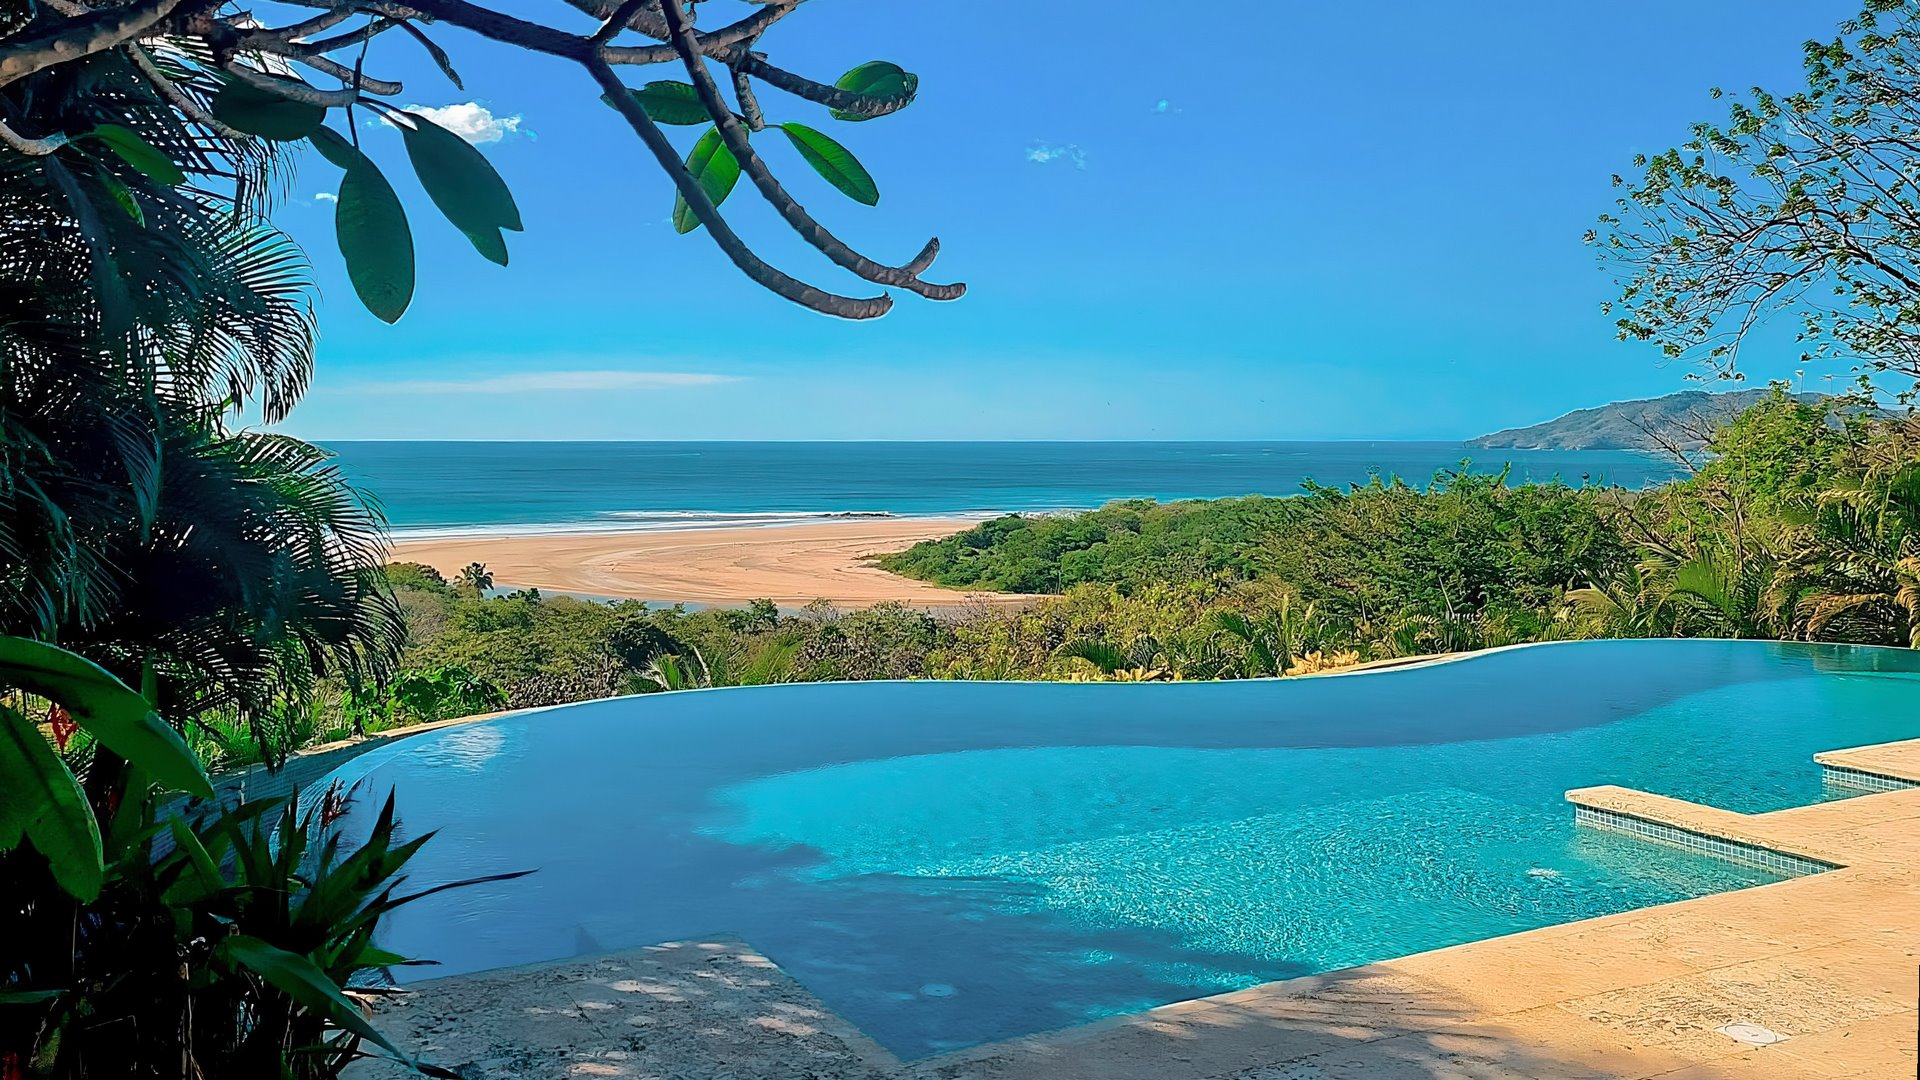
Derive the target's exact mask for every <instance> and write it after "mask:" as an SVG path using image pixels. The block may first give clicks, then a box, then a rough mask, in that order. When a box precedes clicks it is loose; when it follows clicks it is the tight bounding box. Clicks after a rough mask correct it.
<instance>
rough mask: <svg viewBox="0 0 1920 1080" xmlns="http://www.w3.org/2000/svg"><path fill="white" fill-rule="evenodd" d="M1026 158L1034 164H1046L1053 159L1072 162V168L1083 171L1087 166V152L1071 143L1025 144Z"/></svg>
mask: <svg viewBox="0 0 1920 1080" xmlns="http://www.w3.org/2000/svg"><path fill="white" fill-rule="evenodd" d="M1027 160H1028V161H1031V162H1033V163H1034V164H1036V165H1046V164H1048V163H1050V162H1055V161H1067V162H1072V163H1073V167H1074V168H1076V169H1080V170H1082V171H1084V170H1085V169H1086V167H1087V152H1086V151H1085V150H1082V149H1080V148H1079V147H1078V146H1075V145H1074V144H1073V143H1060V144H1057V145H1056V144H1054V143H1043V142H1034V143H1028V144H1027Z"/></svg>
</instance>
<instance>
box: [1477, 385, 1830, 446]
mask: <svg viewBox="0 0 1920 1080" xmlns="http://www.w3.org/2000/svg"><path fill="white" fill-rule="evenodd" d="M1772 392H1773V391H1772V390H1771V389H1769V388H1767V387H1756V388H1754V389H1751V390H1733V391H1727V392H1724V393H1713V392H1710V391H1707V390H1682V391H1680V392H1679V393H1677V394H1668V395H1666V396H1664V397H1656V398H1642V399H1640V400H1638V401H1616V402H1613V403H1612V404H1610V405H1601V406H1598V407H1596V408H1591V409H1575V410H1574V411H1573V412H1570V413H1567V414H1566V415H1565V416H1561V417H1558V418H1556V419H1553V420H1548V421H1547V422H1545V423H1543V424H1533V425H1531V426H1529V427H1517V428H1508V429H1507V430H1505V431H1496V432H1494V433H1493V434H1491V435H1482V436H1480V437H1479V438H1477V439H1470V440H1468V442H1467V445H1468V446H1471V447H1474V448H1475V449H1480V450H1658V449H1661V448H1662V447H1664V446H1678V447H1681V448H1683V449H1689V450H1694V449H1698V448H1699V447H1700V445H1701V444H1702V442H1703V439H1702V435H1703V433H1704V432H1706V431H1708V430H1711V429H1712V428H1713V427H1716V426H1718V425H1720V424H1723V423H1725V422H1726V421H1728V420H1731V419H1733V418H1734V417H1736V416H1738V415H1740V414H1741V413H1742V412H1745V411H1746V410H1747V409H1748V408H1750V407H1752V406H1753V405H1755V404H1757V403H1759V402H1760V401H1761V400H1762V399H1764V398H1765V397H1766V396H1767V395H1768V394H1771V393H1772ZM1793 396H1794V398H1795V399H1797V400H1799V401H1807V402H1813V401H1819V400H1821V398H1823V397H1824V396H1826V395H1823V394H1815V393H1803V394H1795V395H1793Z"/></svg>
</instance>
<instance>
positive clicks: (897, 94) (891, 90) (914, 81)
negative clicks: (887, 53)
mask: <svg viewBox="0 0 1920 1080" xmlns="http://www.w3.org/2000/svg"><path fill="white" fill-rule="evenodd" d="M833 85H834V86H835V87H837V88H838V89H841V90H846V91H850V92H852V93H855V94H864V95H866V96H868V97H879V98H906V99H907V100H908V101H911V100H912V99H913V95H914V94H915V93H916V92H917V91H918V90H919V89H920V76H918V75H915V74H914V73H913V72H911V71H906V70H903V69H902V68H901V67H900V65H899V64H893V63H888V62H887V61H885V60H869V61H867V62H866V63H864V64H861V65H860V66H859V67H857V68H854V69H853V70H852V71H849V72H847V73H846V74H845V75H842V76H840V78H838V79H836V80H834V84H833ZM901 108H905V106H904V105H903V106H901ZM833 118H834V119H835V120H846V121H849V122H852V123H859V122H860V121H863V120H872V119H874V117H872V116H866V115H862V114H860V113H852V112H846V111H844V110H841V109H834V110H833Z"/></svg>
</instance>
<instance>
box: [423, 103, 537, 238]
mask: <svg viewBox="0 0 1920 1080" xmlns="http://www.w3.org/2000/svg"><path fill="white" fill-rule="evenodd" d="M406 117H407V120H409V121H410V122H411V123H412V125H413V126H411V127H408V126H405V125H402V126H401V127H400V134H401V137H402V138H403V139H404V140H405V142H406V145H407V157H408V159H409V160H411V161H412V162H413V171H414V174H415V175H416V176H418V177H419V178H420V186H421V187H423V188H426V189H427V196H428V197H429V198H431V199H432V200H433V205H435V206H437V207H439V208H440V212H441V213H442V214H444V215H446V218H447V220H448V221H450V222H452V223H453V226H454V228H456V229H459V230H460V231H461V232H462V233H464V234H466V236H467V238H468V239H469V240H471V241H472V242H473V245H474V247H475V249H477V250H478V251H479V252H480V254H482V255H484V256H486V257H487V258H488V259H489V260H491V261H493V262H496V263H499V264H500V265H502V266H505V265H506V263H507V251H506V244H505V243H504V242H503V241H502V240H501V238H500V230H501V229H508V230H512V231H514V232H518V231H520V230H521V229H522V228H523V226H522V224H521V221H520V208H519V207H518V206H516V205H515V204H514V201H513V193H512V192H511V191H509V190H507V184H506V181H504V180H502V179H500V174H499V173H498V172H495V171H494V168H493V165H492V163H491V162H489V161H488V160H487V158H486V155H485V154H482V153H481V152H480V151H478V150H476V149H474V147H473V144H472V143H469V142H468V141H467V140H465V139H463V138H461V137H460V136H458V135H455V134H454V133H453V132H451V131H448V130H447V129H446V128H443V127H441V126H440V125H438V124H436V123H434V122H433V121H431V120H428V119H427V118H426V117H424V116H421V115H420V114H419V113H407V114H406Z"/></svg>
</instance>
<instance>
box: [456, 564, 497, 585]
mask: <svg viewBox="0 0 1920 1080" xmlns="http://www.w3.org/2000/svg"><path fill="white" fill-rule="evenodd" d="M460 584H462V585H465V586H466V587H467V588H469V589H472V590H473V591H474V592H477V593H484V592H486V591H487V590H488V589H491V588H493V572H492V571H490V570H488V569H487V564H486V563H479V562H471V563H468V564H467V565H466V566H464V567H461V569H460Z"/></svg>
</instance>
